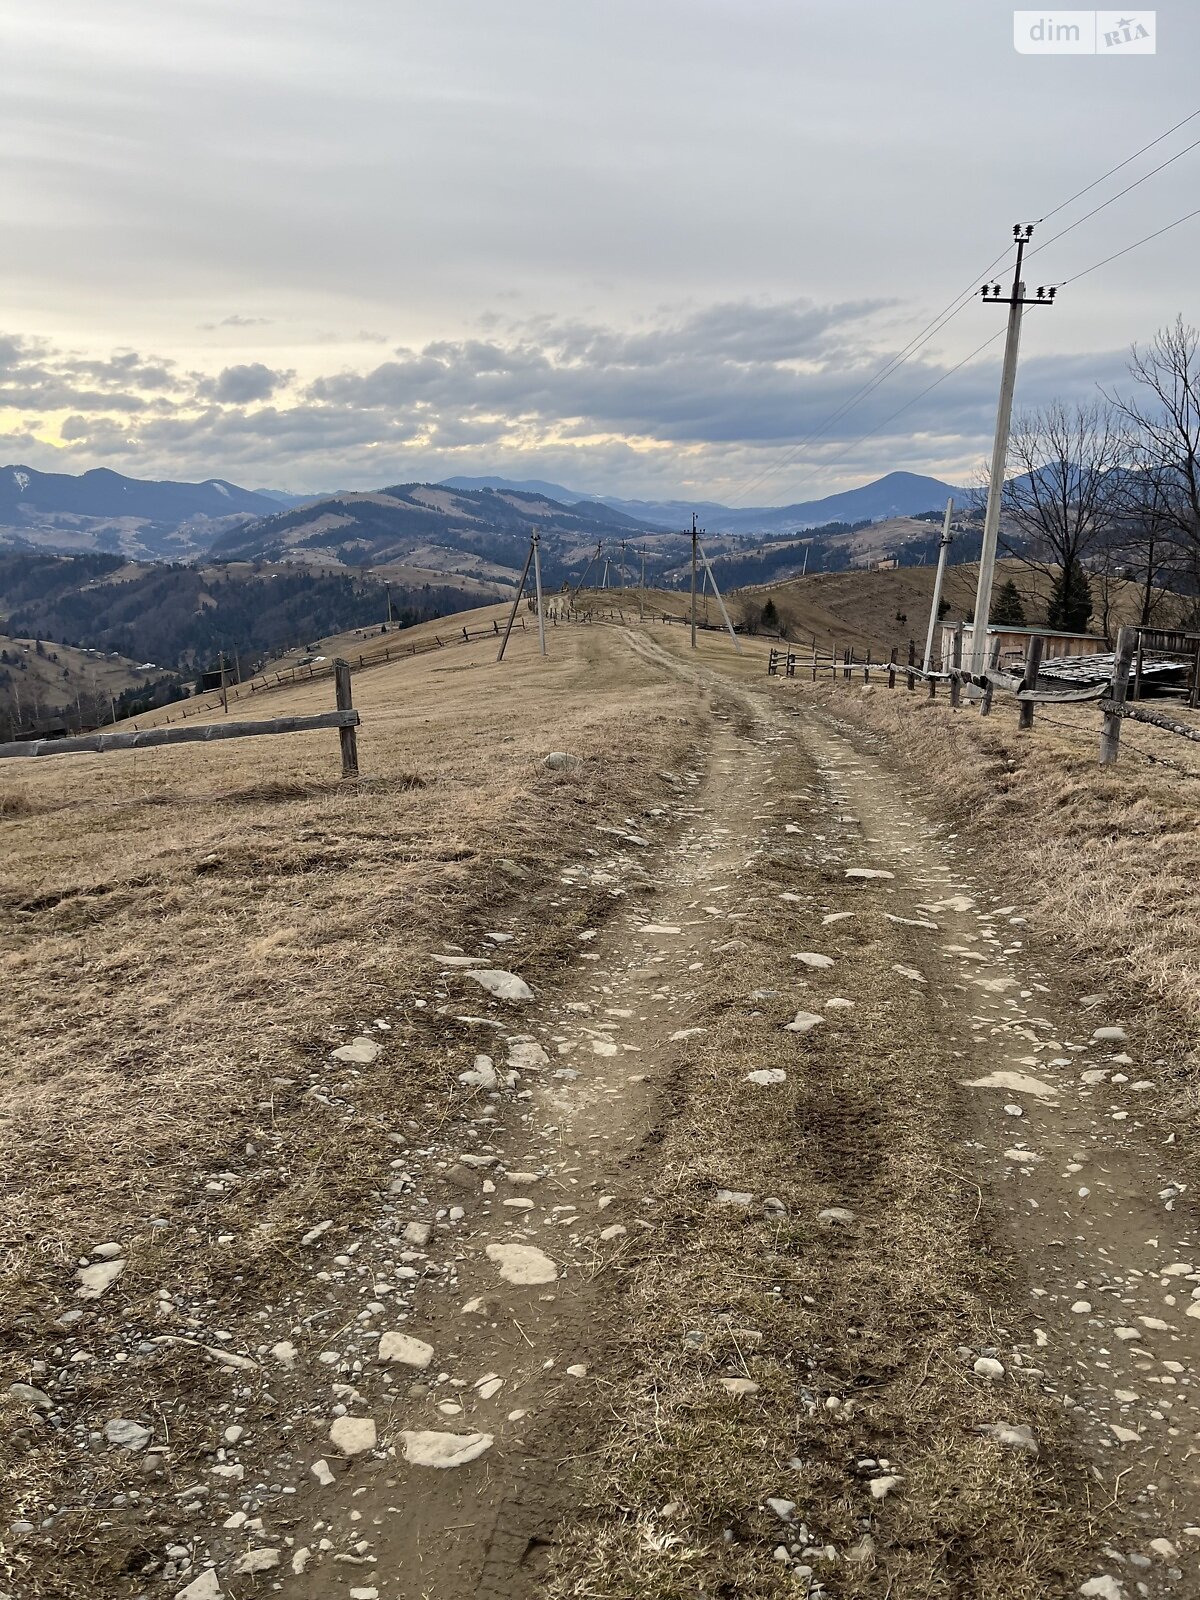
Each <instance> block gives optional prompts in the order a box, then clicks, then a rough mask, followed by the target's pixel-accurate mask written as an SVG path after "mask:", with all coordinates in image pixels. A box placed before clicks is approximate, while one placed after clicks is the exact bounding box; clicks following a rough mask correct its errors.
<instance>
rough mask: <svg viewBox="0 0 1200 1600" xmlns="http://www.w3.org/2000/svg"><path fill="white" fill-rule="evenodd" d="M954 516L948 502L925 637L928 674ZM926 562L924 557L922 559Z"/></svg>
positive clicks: (951, 503)
mask: <svg viewBox="0 0 1200 1600" xmlns="http://www.w3.org/2000/svg"><path fill="white" fill-rule="evenodd" d="M953 515H954V501H953V500H947V501H946V516H945V520H944V521H943V523H942V541H941V543H940V544H939V545H938V564H937V574H936V576H935V577H934V580H933V601H932V603H931V605H930V607H929V632H928V633H927V634H926V636H925V665H924V668H923V670H924V671H925V672H928V671H929V669H930V666H931V664H932V662H933V636H934V633H935V632H936V631H937V625H938V611H939V610H940V608H941V604H942V579H943V578H944V577H945V576H946V557H947V556H948V555H949V554H950V546H951V545H952V544H953V543H954V535H953V534H952V533H951V532H950V518H951V517H952V516H953ZM921 559H922V560H924V556H922V558H921Z"/></svg>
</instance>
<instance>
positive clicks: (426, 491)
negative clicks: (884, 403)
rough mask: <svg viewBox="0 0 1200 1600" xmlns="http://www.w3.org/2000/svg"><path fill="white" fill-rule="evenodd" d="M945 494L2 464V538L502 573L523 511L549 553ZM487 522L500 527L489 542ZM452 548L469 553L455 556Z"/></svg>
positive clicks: (897, 510) (763, 533) (113, 549)
mask: <svg viewBox="0 0 1200 1600" xmlns="http://www.w3.org/2000/svg"><path fill="white" fill-rule="evenodd" d="M439 491H445V494H444V495H441V496H439ZM948 494H953V496H954V498H955V500H956V501H957V502H958V503H959V504H960V505H961V504H963V502H964V500H965V499H966V498H967V491H965V490H962V489H955V488H953V487H952V486H951V485H949V484H946V483H943V482H942V481H941V480H940V479H938V478H928V477H922V476H920V475H918V474H916V473H911V472H891V473H888V474H887V476H886V477H883V478H879V479H876V480H875V481H874V482H872V483H868V484H863V485H862V486H861V487H859V488H857V489H849V490H846V491H844V492H842V493H840V494H835V495H827V496H825V497H824V498H822V499H818V500H805V501H798V502H796V503H795V504H792V505H786V506H757V507H748V508H738V507H730V506H725V505H721V504H719V503H717V502H715V501H704V500H701V501H692V500H682V499H681V500H627V499H620V498H618V497H617V496H612V495H606V496H600V495H590V494H582V493H580V492H578V491H577V490H573V489H570V488H568V487H566V486H565V485H563V484H558V483H551V482H548V481H545V480H543V479H538V478H533V479H509V478H502V477H480V478H448V479H445V480H444V481H443V482H441V483H440V484H425V485H421V484H404V485H397V486H393V487H391V488H386V489H382V490H379V491H371V492H366V493H362V492H358V491H346V492H341V491H339V492H337V493H330V494H319V495H309V496H302V495H295V494H290V493H287V492H286V491H284V490H279V489H243V488H240V487H239V486H238V485H237V484H234V483H230V482H228V481H226V480H225V479H222V478H209V479H207V480H206V481H205V482H203V483H177V482H172V481H163V482H152V481H148V480H144V479H139V478H128V477H124V476H123V475H122V474H121V473H118V472H112V471H110V470H109V469H107V468H97V469H95V470H93V471H91V472H85V473H83V474H81V475H80V476H78V477H76V476H72V475H70V474H68V473H57V472H39V471H37V470H36V469H35V468H33V467H26V466H20V465H17V466H8V467H3V468H0V548H9V549H18V550H34V551H39V550H40V551H47V552H56V553H74V552H88V551H103V552H107V553H111V554H117V555H124V556H126V557H128V558H129V559H131V560H141V561H146V560H151V561H154V560H158V561H189V560H197V559H200V558H201V557H203V556H206V555H207V554H208V553H209V552H210V551H211V552H212V553H213V554H214V555H266V554H268V553H270V554H279V553H283V552H285V551H286V552H288V559H293V560H294V559H303V560H310V561H316V562H321V561H329V560H333V561H337V562H339V563H342V564H345V563H349V564H351V565H362V564H364V562H365V561H367V560H370V559H372V558H375V559H381V560H394V559H401V558H402V559H408V558H409V557H410V556H412V555H413V554H414V553H415V554H418V555H419V554H420V552H421V548H422V542H423V541H424V542H429V541H432V542H433V544H434V545H438V546H440V545H441V544H442V543H443V542H444V536H445V535H446V534H447V533H449V534H450V535H451V537H450V541H449V548H450V550H451V551H452V552H453V553H454V554H455V560H454V561H452V562H451V565H450V567H449V568H446V567H445V565H444V562H445V552H444V551H442V550H441V549H438V550H433V551H430V552H429V554H430V556H431V560H430V562H429V565H430V566H431V568H432V570H435V571H442V570H462V571H466V572H471V573H473V574H475V575H476V576H484V577H497V578H507V579H508V581H511V566H512V564H513V563H514V562H516V563H517V564H519V563H520V561H521V560H523V559H524V551H523V549H520V548H514V547H513V545H512V537H513V536H516V538H517V545H518V546H520V545H521V544H522V543H523V541H524V540H525V539H526V538H527V537H528V528H529V526H530V525H531V519H532V520H538V521H540V522H541V523H542V524H543V525H544V532H545V534H546V551H545V553H546V555H547V557H548V559H551V558H553V557H555V556H556V555H559V554H561V555H562V557H563V559H564V560H565V561H567V562H568V563H569V562H570V561H571V560H573V559H574V558H575V556H577V555H578V554H579V553H580V551H581V550H582V549H583V548H584V547H585V546H586V545H587V543H588V542H589V540H590V541H595V540H597V539H606V540H619V539H621V538H622V537H626V538H632V537H635V536H636V537H638V538H642V539H644V538H646V537H647V536H648V535H650V534H651V533H652V532H657V533H660V534H662V533H669V534H678V533H680V532H682V531H683V530H685V529H687V528H690V526H691V520H692V514H693V512H694V513H695V514H696V516H697V517H698V519H699V521H700V524H701V526H702V527H703V528H704V529H705V531H706V532H707V534H708V536H709V541H710V542H714V541H716V540H717V539H718V537H720V536H724V537H738V538H750V539H754V538H755V537H758V538H764V537H765V538H771V537H778V536H780V535H786V534H795V533H798V532H801V531H803V530H805V529H807V528H815V527H820V526H822V525H824V524H825V523H828V522H831V521H844V522H861V521H864V520H871V521H879V520H880V519H882V518H885V517H901V516H908V515H912V514H913V513H916V512H921V511H928V510H931V509H934V508H935V507H938V506H940V505H941V504H942V503H943V502H944V501H945V499H946V496H947V495H948ZM372 508H373V509H372ZM527 512H528V513H530V516H526V513H527ZM533 513H536V517H533V515H532V514H533ZM389 523H391V524H393V526H390V527H389ZM339 530H340V531H339ZM522 530H523V531H522ZM489 534H493V535H495V536H496V539H494V540H493V541H492V545H491V547H490V555H489V554H488V553H487V552H486V550H485V547H487V546H488V535H489ZM560 544H561V545H562V549H561V551H560V550H559V545H560ZM664 553H665V551H664ZM710 553H711V552H710ZM458 556H463V557H465V558H466V564H465V565H464V563H463V562H462V561H459V560H458V559H457V557H458ZM417 565H418V566H420V565H422V563H421V562H420V561H418V562H417ZM489 569H494V570H490V571H489Z"/></svg>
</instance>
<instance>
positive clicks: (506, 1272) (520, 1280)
mask: <svg viewBox="0 0 1200 1600" xmlns="http://www.w3.org/2000/svg"><path fill="white" fill-rule="evenodd" d="M487 1258H488V1260H489V1261H493V1262H495V1264H496V1267H497V1270H498V1271H499V1273H500V1276H501V1277H502V1278H503V1279H504V1281H505V1282H506V1283H515V1284H520V1285H528V1284H535V1283H554V1282H555V1280H556V1279H557V1278H558V1268H557V1267H556V1266H555V1265H554V1263H553V1261H551V1259H550V1257H549V1256H548V1255H546V1254H545V1253H544V1252H543V1251H541V1250H538V1249H536V1248H535V1247H534V1246H533V1245H531V1244H489V1245H488V1247H487Z"/></svg>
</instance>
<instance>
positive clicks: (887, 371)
mask: <svg viewBox="0 0 1200 1600" xmlns="http://www.w3.org/2000/svg"><path fill="white" fill-rule="evenodd" d="M1196 117H1200V110H1196V111H1193V112H1190V113H1189V114H1188V116H1186V117H1183V118H1182V119H1181V120H1180V121H1179V122H1177V123H1175V124H1174V125H1173V126H1172V127H1170V128H1168V129H1167V130H1166V132H1165V133H1160V134H1159V135H1158V137H1157V138H1155V139H1151V140H1150V141H1149V143H1147V144H1144V145H1142V146H1141V148H1140V149H1138V150H1135V151H1134V152H1133V154H1132V155H1129V156H1126V157H1125V159H1124V160H1123V161H1120V162H1118V163H1117V165H1116V166H1115V167H1110V168H1109V170H1108V171H1107V172H1105V173H1102V174H1101V176H1100V177H1098V178H1095V179H1093V180H1092V182H1091V183H1089V184H1086V185H1085V186H1084V187H1083V188H1082V189H1079V190H1077V191H1076V192H1075V193H1074V194H1073V195H1071V196H1069V197H1068V198H1067V199H1066V200H1063V201H1061V202H1060V203H1059V204H1058V205H1057V206H1055V207H1054V209H1053V210H1052V211H1049V212H1047V213H1046V215H1045V217H1043V218H1042V221H1046V220H1048V219H1049V218H1050V217H1053V216H1057V214H1058V213H1059V212H1060V211H1065V210H1066V208H1067V207H1068V206H1071V205H1073V204H1074V203H1075V201H1076V200H1078V199H1080V198H1081V197H1082V196H1083V195H1085V194H1088V193H1090V191H1091V190H1093V189H1095V188H1097V187H1098V186H1099V185H1100V184H1102V183H1104V182H1106V181H1107V179H1109V178H1111V177H1112V176H1113V175H1114V174H1115V173H1117V172H1120V171H1121V170H1122V169H1123V168H1124V167H1127V166H1129V164H1130V163H1131V162H1133V161H1136V160H1137V158H1138V157H1139V156H1141V155H1144V154H1145V153H1146V151H1147V150H1152V149H1153V148H1154V147H1155V145H1159V144H1161V143H1162V142H1163V140H1164V139H1169V138H1170V136H1171V135H1172V134H1173V133H1176V132H1178V130H1179V129H1180V128H1182V127H1185V126H1186V125H1187V124H1188V123H1189V122H1192V121H1193V120H1194V119H1195V118H1196ZM1198 145H1200V139H1197V140H1195V141H1193V143H1192V144H1189V145H1185V146H1184V148H1183V149H1182V150H1179V151H1177V152H1176V153H1175V154H1174V155H1173V156H1169V157H1168V158H1167V160H1166V161H1163V162H1160V163H1159V165H1158V166H1157V167H1153V168H1151V170H1150V171H1149V172H1146V173H1143V174H1142V176H1141V177H1140V178H1137V179H1135V180H1134V182H1133V183H1131V184H1127V185H1126V187H1125V188H1124V189H1121V190H1120V191H1119V192H1118V193H1117V194H1115V195H1113V196H1111V198H1110V199H1108V200H1105V201H1103V202H1102V204H1100V205H1098V206H1096V207H1094V208H1093V209H1092V210H1091V211H1089V212H1086V213H1085V214H1084V215H1083V216H1082V217H1080V218H1078V219H1077V221H1075V222H1073V223H1071V224H1070V225H1069V226H1068V227H1066V228H1063V229H1061V230H1060V232H1058V233H1056V234H1054V235H1053V236H1052V237H1051V238H1049V239H1046V240H1044V241H1043V242H1042V243H1041V244H1039V245H1036V246H1035V247H1034V249H1033V250H1031V251H1030V252H1029V256H1033V255H1035V254H1036V253H1037V251H1038V250H1044V249H1045V248H1046V246H1047V245H1050V244H1054V243H1055V242H1056V241H1057V240H1058V239H1061V238H1063V237H1064V236H1065V235H1066V234H1068V233H1070V232H1071V231H1072V230H1073V229H1075V228H1077V227H1079V226H1080V224H1081V223H1084V222H1087V221H1088V220H1089V218H1091V217H1094V216H1096V214H1097V213H1098V212H1100V211H1103V210H1104V209H1105V208H1106V207H1107V206H1110V205H1112V204H1113V203H1114V202H1115V201H1117V200H1120V199H1121V198H1122V197H1123V196H1124V195H1127V194H1129V193H1130V191H1131V190H1133V189H1136V188H1137V187H1138V185H1139V184H1142V183H1145V181H1146V180H1147V179H1148V178H1152V177H1154V176H1155V174H1156V173H1159V172H1162V171H1163V170H1164V168H1166V167H1169V166H1171V165H1172V163H1173V162H1175V161H1178V160H1179V159H1180V157H1181V156H1185V155H1187V154H1188V152H1189V151H1190V150H1194V149H1196V147H1197V146H1198ZM1189 215H1195V213H1189ZM1186 220H1187V218H1186V217H1181V218H1180V219H1179V221H1180V222H1184V221H1186ZM1177 225H1178V224H1177V223H1172V224H1170V227H1175V226H1177ZM1160 231H1161V232H1167V231H1168V230H1167V229H1162V230H1160ZM1157 237H1158V235H1157V234H1149V235H1147V239H1145V240H1139V241H1138V242H1139V243H1146V242H1148V240H1149V239H1152V238H1157ZM1136 248H1137V245H1130V246H1129V247H1128V249H1131V250H1132V249H1136ZM1007 253H1008V250H1007V246H1006V247H1005V249H1004V250H1003V251H1001V253H1000V255H998V256H997V257H996V258H995V259H994V260H993V261H991V262H989V263H988V265H987V266H986V267H985V268H984V269H983V271H982V272H980V273H978V274H976V276H975V277H974V278H972V280H971V284H970V287H969V288H967V289H964V290H963V291H962V292H961V293H960V294H958V295H956V296H955V297H954V298H953V299H952V300H951V301H949V302H948V303H947V305H946V306H944V307H943V309H942V310H941V311H939V312H938V313H937V315H936V316H935V317H934V318H933V319H932V321H930V322H928V323H926V324H925V326H924V327H923V328H921V329H920V330H919V331H918V332H917V333H916V334H914V335H913V337H912V338H911V339H910V340H909V342H908V343H907V344H906V345H904V346H903V348H902V349H900V350H899V351H897V352H896V353H895V354H894V355H893V356H891V357H889V359H888V360H887V361H885V362H884V364H883V366H882V367H880V368H879V370H878V371H877V372H875V373H874V374H873V375H872V376H871V377H870V378H869V379H868V380H867V381H866V382H865V383H864V384H862V385H860V387H859V388H858V389H856V390H855V391H854V393H853V394H852V395H850V396H849V397H848V398H847V399H846V400H844V401H843V402H842V403H841V405H840V406H838V407H837V408H836V409H835V410H834V411H833V412H831V413H830V415H829V416H828V417H826V419H825V421H824V422H823V423H822V424H821V425H820V427H818V428H814V429H812V430H811V431H810V432H808V433H807V434H805V435H804V437H803V438H801V439H799V440H798V441H797V442H796V443H795V444H794V445H792V446H790V447H789V449H788V450H787V452H786V453H785V454H784V455H783V456H782V457H780V458H779V459H778V460H776V461H773V462H771V463H769V464H768V465H767V466H765V467H763V468H762V469H760V471H759V472H757V473H755V474H753V475H752V476H751V477H750V478H749V479H747V480H745V481H744V482H743V483H742V484H741V485H739V487H738V488H737V489H736V490H735V491H734V493H733V494H732V496H731V497H730V503H732V504H736V503H737V502H738V500H740V499H741V498H742V496H744V495H745V494H748V493H749V491H750V490H751V489H754V488H757V487H758V486H759V484H761V483H764V482H765V481H766V480H767V479H768V478H771V477H773V476H774V475H775V474H776V473H777V472H782V471H783V470H784V469H785V468H786V467H788V466H790V465H791V463H792V462H794V461H795V459H796V458H797V456H798V455H800V454H801V452H802V451H804V450H805V449H806V448H807V447H808V446H809V445H810V444H813V443H815V442H816V440H818V439H819V438H820V437H821V435H822V434H824V433H826V432H828V430H829V429H830V428H831V427H833V425H834V424H835V423H836V422H838V421H840V420H841V418H842V417H844V416H846V415H848V413H849V412H851V411H852V410H854V409H855V407H856V406H858V405H859V404H861V402H862V401H863V400H865V399H866V398H867V396H868V395H870V394H872V393H873V392H874V391H875V390H876V389H877V388H879V386H880V385H881V384H883V383H885V382H886V381H887V379H888V378H890V377H892V376H893V375H894V374H895V373H896V372H897V371H899V369H900V368H901V367H902V366H904V365H905V363H906V362H908V361H909V360H911V359H912V357H913V356H914V355H916V354H917V353H918V351H920V350H921V349H922V348H923V347H924V346H925V345H926V344H928V343H929V341H930V339H932V338H933V337H934V336H935V335H936V334H938V333H940V332H941V330H942V329H943V328H944V327H945V326H946V325H947V323H949V322H951V321H952V320H953V319H954V318H955V317H956V316H957V315H958V314H959V312H960V311H962V310H964V309H965V307H966V306H967V305H968V304H969V303H970V301H971V299H972V298H973V297H974V294H975V288H976V285H977V284H978V283H979V281H980V279H983V278H987V277H988V276H989V275H990V274H991V272H992V269H993V268H994V267H995V266H996V265H997V264H998V263H999V262H1000V261H1002V260H1003V259H1004V257H1005V255H1007ZM1125 253H1126V252H1125V251H1123V250H1119V251H1117V252H1116V253H1115V254H1114V255H1112V256H1109V257H1106V260H1105V261H1102V262H1097V263H1096V266H1097V267H1099V266H1104V265H1106V263H1107V261H1113V260H1116V258H1117V256H1119V255H1124V254H1125ZM1027 259H1028V257H1027ZM1094 270H1095V267H1088V268H1086V269H1085V270H1084V272H1080V273H1076V274H1075V277H1076V278H1080V277H1083V276H1085V274H1086V273H1087V272H1092V271H1094ZM1063 281H1064V282H1073V281H1074V279H1065V280H1063ZM990 342H991V341H990V340H988V341H986V343H990ZM985 347H986V345H985V346H981V347H980V348H981V349H982V348H985ZM977 353H978V352H973V354H977ZM971 359H972V356H967V357H966V358H965V359H964V361H962V362H959V363H958V366H955V367H952V368H950V370H949V371H948V372H946V373H945V374H943V377H950V376H951V374H952V373H954V372H957V371H958V369H959V367H961V366H964V365H965V364H966V362H967V361H970V360H971ZM941 381H942V380H941V379H938V380H937V381H936V382H935V383H933V384H931V385H930V386H929V388H930V389H933V388H936V387H937V384H938V383H940V382H941ZM928 392H929V389H926V390H922V394H927V393H928ZM919 398H920V396H919V395H918V396H914V400H915V399H919ZM912 403H913V401H907V402H906V403H905V405H904V406H902V407H901V408H900V410H901V411H903V410H906V409H907V407H908V406H909V405H911V404H912ZM893 415H899V412H895V413H893ZM890 420H891V418H888V419H887V421H890ZM881 426H882V427H886V426H887V422H886V421H885V422H884V423H883V424H882V425H881ZM872 437H874V434H873V433H868V434H864V435H863V436H862V439H869V438H872ZM862 439H860V440H856V441H855V443H861V442H862ZM850 448H853V446H851V447H850Z"/></svg>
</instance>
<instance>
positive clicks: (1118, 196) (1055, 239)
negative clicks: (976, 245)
mask: <svg viewBox="0 0 1200 1600" xmlns="http://www.w3.org/2000/svg"><path fill="white" fill-rule="evenodd" d="M1197 145H1200V139H1194V140H1193V141H1192V143H1191V144H1185V145H1184V147H1183V149H1182V150H1177V151H1176V152H1175V154H1174V155H1173V156H1168V157H1167V159H1166V160H1165V161H1162V162H1160V163H1159V164H1158V166H1157V167H1151V169H1150V171H1149V172H1144V173H1143V174H1142V176H1141V177H1140V178H1135V179H1134V181H1133V182H1132V183H1130V184H1127V185H1126V186H1125V188H1124V189H1118V191H1117V193H1116V194H1114V195H1112V196H1111V197H1110V198H1109V199H1108V200H1103V201H1101V203H1100V204H1099V205H1098V206H1095V207H1094V208H1093V209H1092V210H1091V211H1085V212H1084V214H1083V216H1081V217H1079V218H1078V219H1077V220H1076V221H1074V222H1072V223H1069V224H1068V225H1067V226H1066V227H1065V228H1063V230H1062V231H1061V232H1060V233H1055V234H1052V235H1051V237H1050V238H1049V239H1043V240H1042V242H1041V244H1038V245H1035V246H1034V247H1033V249H1032V250H1031V251H1030V252H1029V254H1030V255H1031V256H1035V255H1037V253H1038V251H1039V250H1044V249H1045V248H1046V246H1047V245H1051V244H1057V242H1058V240H1059V239H1062V238H1064V237H1065V236H1066V235H1067V234H1068V233H1071V232H1072V231H1073V230H1074V229H1075V228H1078V227H1079V226H1080V225H1081V224H1082V223H1085V222H1087V221H1088V220H1089V219H1090V218H1092V217H1094V216H1096V215H1097V214H1098V213H1099V212H1101V211H1103V210H1104V209H1105V208H1106V207H1107V206H1111V205H1113V204H1114V202H1116V201H1117V200H1120V199H1122V198H1123V197H1124V196H1125V195H1127V194H1128V193H1129V192H1130V190H1131V189H1136V188H1137V186H1138V184H1140V183H1145V181H1146V179H1147V178H1152V177H1153V176H1154V175H1155V173H1156V172H1161V171H1162V170H1163V168H1164V167H1169V166H1170V165H1171V163H1172V162H1173V161H1178V160H1179V158H1180V156H1185V155H1187V153H1188V151H1189V150H1194V149H1195V148H1196V146H1197Z"/></svg>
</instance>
